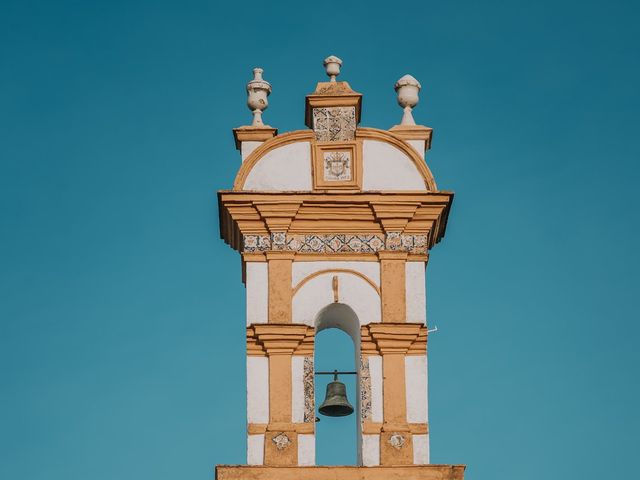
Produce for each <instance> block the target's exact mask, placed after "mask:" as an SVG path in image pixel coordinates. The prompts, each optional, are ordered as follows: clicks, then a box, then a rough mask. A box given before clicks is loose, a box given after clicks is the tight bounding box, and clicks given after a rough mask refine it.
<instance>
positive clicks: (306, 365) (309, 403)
mask: <svg viewBox="0 0 640 480" xmlns="http://www.w3.org/2000/svg"><path fill="white" fill-rule="evenodd" d="M302 381H303V382H304V421H305V423H315V421H316V408H315V400H314V396H315V393H314V385H313V357H304V362H303V377H302Z"/></svg>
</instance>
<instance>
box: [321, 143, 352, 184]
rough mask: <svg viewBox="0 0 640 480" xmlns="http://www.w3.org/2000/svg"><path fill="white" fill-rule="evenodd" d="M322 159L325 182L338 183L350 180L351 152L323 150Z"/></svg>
mask: <svg viewBox="0 0 640 480" xmlns="http://www.w3.org/2000/svg"><path fill="white" fill-rule="evenodd" d="M322 158H323V161H322V164H323V165H324V180H325V181H327V182H340V181H344V180H351V152H348V151H344V150H338V151H333V152H332V151H326V150H325V151H323V152H322Z"/></svg>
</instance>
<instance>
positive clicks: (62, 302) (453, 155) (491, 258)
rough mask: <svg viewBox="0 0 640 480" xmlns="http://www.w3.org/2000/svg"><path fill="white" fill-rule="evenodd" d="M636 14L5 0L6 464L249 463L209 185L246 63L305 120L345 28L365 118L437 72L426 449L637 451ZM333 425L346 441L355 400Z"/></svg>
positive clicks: (431, 82) (608, 8) (233, 327)
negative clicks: (396, 88)
mask: <svg viewBox="0 0 640 480" xmlns="http://www.w3.org/2000/svg"><path fill="white" fill-rule="evenodd" d="M639 16H640V9H639V8H638V6H637V3H635V2H631V1H626V2H625V1H615V0H614V1H611V2H607V3H606V4H603V3H602V2H594V1H582V2H577V1H575V2H571V1H539V2H498V1H485V2H466V1H460V2H430V1H429V2H414V3H411V2H409V3H406V2H405V3H398V2H395V3H393V2H343V3H340V4H323V6H322V8H319V6H318V4H317V3H309V4H306V3H303V2H292V3H284V2H282V3H281V2H255V3H247V2H226V3H224V4H217V3H214V2H212V1H210V2H204V1H183V2H168V1H162V0H156V1H154V2H151V1H133V0H131V1H127V2H124V1H117V0H116V1H109V2H103V1H93V2H80V1H68V0H61V1H58V2H47V1H40V2H38V1H7V0H4V1H2V2H0V244H1V249H0V477H1V478H11V479H13V480H27V479H28V480H39V479H45V478H46V479H47V480H58V479H60V480H62V479H65V480H69V479H81V478H92V479H93V480H110V479H116V478H117V479H125V480H126V479H134V478H135V479H138V478H154V479H156V480H163V479H175V478H185V479H194V480H195V479H210V478H212V475H213V474H212V469H213V466H214V465H215V464H217V463H242V462H243V461H244V448H245V445H244V442H245V439H244V436H245V434H244V421H245V414H244V409H245V404H244V393H243V392H244V375H245V373H244V311H245V306H244V288H243V286H242V283H241V280H240V275H241V272H240V260H239V257H238V254H237V253H236V252H234V251H232V250H231V249H229V248H228V247H227V246H226V245H225V244H224V243H223V242H222V241H221V240H220V239H219V234H218V229H217V217H216V215H217V207H216V196H215V192H216V190H218V189H223V188H229V187H230V186H231V184H232V180H233V177H234V174H235V171H236V169H237V168H238V165H239V158H238V155H237V152H236V151H235V150H234V145H233V139H232V135H231V129H232V128H233V127H236V126H239V125H242V124H246V123H247V122H248V121H249V119H250V114H249V111H248V110H247V108H246V106H245V91H244V86H245V84H246V82H247V81H248V80H249V79H250V76H251V69H252V68H253V67H255V66H261V67H263V68H264V69H265V74H264V75H265V78H266V79H267V80H269V81H270V82H271V83H272V85H273V94H272V95H271V97H270V107H269V109H268V111H267V112H266V113H265V116H264V118H265V121H266V122H267V123H269V124H271V125H272V126H275V127H278V128H279V129H280V131H281V132H284V131H287V130H293V129H299V128H303V127H304V118H303V111H304V107H303V105H304V95H305V94H307V93H309V92H310V91H312V90H313V87H314V86H315V83H316V82H317V81H320V80H323V78H324V74H323V69H322V65H321V62H322V59H323V58H325V57H326V56H328V55H330V54H334V55H338V56H339V57H341V58H342V59H343V61H344V66H343V70H342V71H343V73H342V75H341V78H342V79H344V80H347V81H349V82H350V84H351V86H352V87H353V88H354V89H355V90H357V91H359V92H362V93H363V94H364V103H363V114H362V125H363V126H373V127H379V128H388V127H391V126H392V125H394V124H396V123H398V121H399V119H400V116H401V111H400V109H399V108H398V107H397V105H396V103H395V94H394V92H393V83H394V82H395V81H396V80H397V79H398V78H399V77H400V76H402V75H403V74H405V73H410V74H412V75H414V76H415V77H416V78H417V79H419V80H420V82H421V83H422V86H423V91H422V97H421V99H422V100H421V103H420V105H419V106H418V107H417V108H416V110H415V112H414V113H415V118H416V120H417V121H418V122H419V123H423V124H426V125H429V126H431V127H433V128H434V131H435V133H434V141H433V148H432V150H431V151H430V152H429V155H428V158H427V160H428V163H429V166H430V167H431V169H432V171H433V172H434V174H435V176H436V180H437V181H438V184H439V186H440V188H443V189H448V190H454V191H455V192H456V198H455V202H454V207H453V210H452V213H451V216H450V219H449V220H450V221H449V226H448V229H447V235H446V237H445V239H444V241H443V242H442V243H441V244H440V245H438V246H437V247H436V248H435V249H434V250H433V251H432V255H431V260H430V264H429V270H428V275H427V281H428V318H429V321H430V323H431V325H437V326H438V328H439V331H438V333H436V334H435V335H432V337H431V338H430V344H429V351H430V366H429V368H430V394H429V395H430V396H429V399H430V430H431V446H432V460H433V461H434V462H437V463H466V464H468V465H469V467H468V470H467V475H466V478H467V479H469V480H480V479H488V478H491V479H493V480H502V479H504V480H507V479H513V478H518V479H520V480H534V479H536V480H537V479H540V478H545V479H547V480H554V479H563V480H564V479H566V478H579V479H581V480H592V479H593V480H595V479H600V478H615V477H622V476H628V475H629V471H630V470H631V468H634V461H635V457H636V456H637V450H638V443H639V442H638V437H637V432H638V430H639V429H640V415H639V414H638V405H639V404H640V386H639V382H638V381H637V378H638V370H639V367H640V355H639V354H638V339H639V336H640V335H639V334H640V326H639V322H638V313H637V307H636V305H637V303H636V300H637V297H638V287H639V282H638V268H639V267H640V265H639V263H640V262H639V261H638V260H639V258H638V249H637V244H638V233H639V230H640V225H639V221H638V213H637V210H638V207H639V204H638V195H637V184H638V180H639V177H640V175H639V168H640V167H639V166H638V161H639V160H640V142H638V141H637V136H638V131H639V127H640V121H639V115H638V111H639V110H640V95H639V94H638V85H640V60H639V59H640V55H639V51H640V48H639V47H640V34H639V33H638V32H639V30H638V26H637V24H638V18H639ZM327 335H330V333H327ZM340 358H341V359H340V361H343V360H344V359H347V360H348V359H349V357H348V356H346V357H344V359H343V358H342V357H340ZM345 361H346V360H345ZM327 428H328V427H327ZM332 428H336V429H338V430H336V431H340V428H343V429H344V434H342V435H339V436H338V437H337V438H338V439H339V440H336V442H337V445H338V446H339V447H340V448H339V449H337V450H339V451H340V452H349V448H350V445H351V442H352V438H351V436H350V434H349V428H350V427H349V425H348V423H345V424H344V427H342V426H340V425H337V426H334V427H332ZM324 434H326V431H325V433H323V435H324ZM325 445H326V444H325ZM326 448H328V447H327V446H325V447H322V449H323V450H321V451H320V452H319V457H320V458H328V457H331V458H334V457H333V456H332V455H333V454H331V452H330V451H328V450H326ZM336 455H338V453H336ZM335 458H337V457H335ZM345 461H349V460H348V459H347V460H345Z"/></svg>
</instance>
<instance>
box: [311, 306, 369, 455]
mask: <svg viewBox="0 0 640 480" xmlns="http://www.w3.org/2000/svg"><path fill="white" fill-rule="evenodd" d="M314 327H315V342H316V346H315V349H314V351H315V355H317V352H318V350H319V348H318V344H319V343H320V342H323V340H325V339H322V338H319V337H318V334H320V333H321V332H323V331H325V330H330V329H335V330H339V331H341V332H343V333H344V334H346V335H348V336H349V337H350V338H351V341H352V344H353V359H352V363H351V365H352V366H353V367H352V368H349V370H352V369H353V370H355V372H356V375H355V382H354V383H355V391H351V390H350V389H349V388H347V397H348V399H349V402H351V403H352V405H353V408H354V412H353V413H354V417H353V418H351V419H350V421H351V422H352V424H351V428H352V429H353V434H354V435H355V437H356V442H355V446H356V452H355V454H356V457H355V459H354V463H355V464H356V465H362V428H361V425H362V414H361V393H360V389H361V382H360V364H361V361H360V354H361V352H360V350H361V348H360V344H361V334H360V320H359V318H358V315H357V314H356V312H355V311H354V310H353V309H352V308H351V307H350V306H349V305H347V304H346V303H339V302H334V303H331V304H328V305H326V306H325V307H323V308H322V309H320V311H319V312H318V314H317V315H316V317H315V319H314ZM326 340H333V341H334V342H335V341H336V338H335V337H333V338H332V339H326ZM325 346H326V345H325ZM332 353H333V352H332ZM317 364H318V362H317V359H315V358H314V366H317ZM334 367H337V365H334V366H331V368H332V369H333V368H334ZM315 368H317V367H315ZM329 380H330V381H331V379H329ZM340 381H341V382H343V383H346V384H349V383H351V382H350V381H349V377H347V376H342V377H340ZM314 383H315V379H314ZM314 391H316V393H317V394H320V395H321V396H322V395H324V394H325V392H324V389H316V388H314ZM319 407H320V405H316V410H318V408H319ZM322 418H326V417H322ZM353 422H355V428H354V426H353ZM322 428H323V424H322V422H320V424H319V425H317V426H316V436H317V437H318V436H320V430H321V429H322ZM343 428H344V427H343ZM320 443H322V442H320ZM317 446H318V440H317V439H316V449H317ZM316 457H317V452H316Z"/></svg>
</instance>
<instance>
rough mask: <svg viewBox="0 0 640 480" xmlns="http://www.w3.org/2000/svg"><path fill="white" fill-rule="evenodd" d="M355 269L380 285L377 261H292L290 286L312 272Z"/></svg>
mask: <svg viewBox="0 0 640 480" xmlns="http://www.w3.org/2000/svg"><path fill="white" fill-rule="evenodd" d="M341 268H342V269H348V270H355V271H356V272H359V273H361V274H363V275H364V276H366V277H368V278H369V279H370V280H371V281H372V282H373V283H374V284H376V285H377V286H378V287H379V286H380V264H379V263H378V262H335V261H330V262H294V263H293V267H292V272H291V286H292V287H295V286H296V285H297V284H298V283H300V282H301V281H302V280H303V279H304V278H305V277H308V276H309V275H311V274H312V273H314V272H318V271H320V270H328V269H341Z"/></svg>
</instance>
